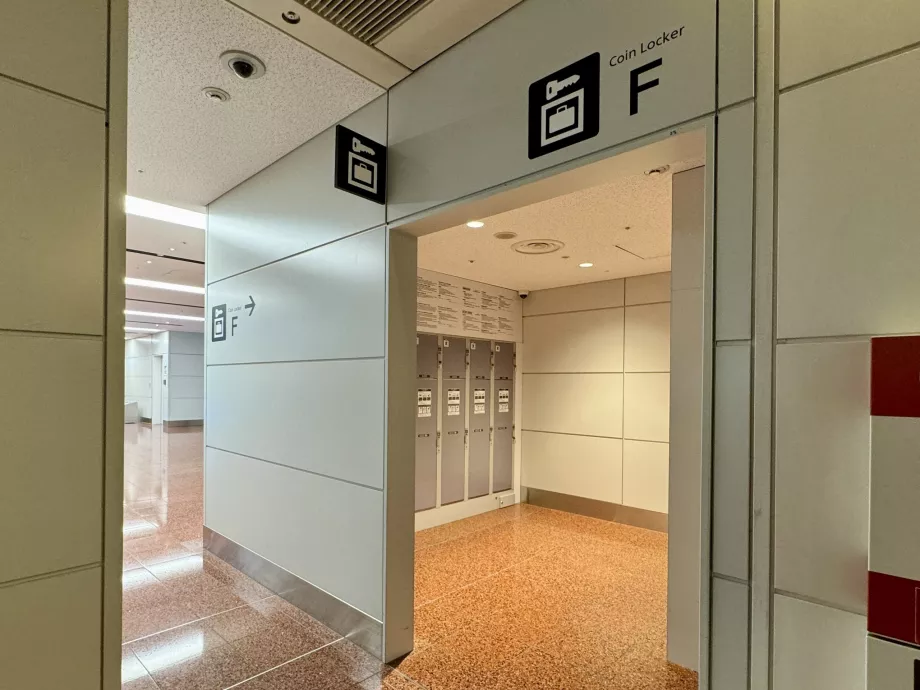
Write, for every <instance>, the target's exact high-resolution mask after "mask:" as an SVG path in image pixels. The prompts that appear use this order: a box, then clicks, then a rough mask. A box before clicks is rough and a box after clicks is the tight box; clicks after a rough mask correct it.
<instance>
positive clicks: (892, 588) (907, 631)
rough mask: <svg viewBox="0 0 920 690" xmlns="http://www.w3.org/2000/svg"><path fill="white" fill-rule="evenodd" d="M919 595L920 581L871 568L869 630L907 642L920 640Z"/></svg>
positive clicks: (919, 642) (913, 642)
mask: <svg viewBox="0 0 920 690" xmlns="http://www.w3.org/2000/svg"><path fill="white" fill-rule="evenodd" d="M918 595H920V582H918V581H916V580H908V579H907V578H905V577H896V576H894V575H886V574H884V573H874V572H871V571H870V572H869V623H868V628H869V632H870V633H874V634H875V635H881V636H883V637H889V638H891V639H894V640H900V641H902V642H907V643H908V644H920V639H918V632H920V631H918V615H917V614H918V613H920V610H918V604H920V596H918Z"/></svg>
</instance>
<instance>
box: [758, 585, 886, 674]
mask: <svg viewBox="0 0 920 690" xmlns="http://www.w3.org/2000/svg"><path fill="white" fill-rule="evenodd" d="M774 606H775V608H774V618H773V634H774V650H773V687H774V688H775V690H866V619H865V617H864V616H858V615H856V614H854V613H847V612H846V611H839V610H837V609H832V608H828V607H826V606H819V605H817V604H812V603H810V602H807V601H801V600H798V599H791V598H789V597H784V596H781V595H776V596H775V597H774ZM872 690H888V689H887V688H885V689H882V688H872ZM892 690H894V689H892Z"/></svg>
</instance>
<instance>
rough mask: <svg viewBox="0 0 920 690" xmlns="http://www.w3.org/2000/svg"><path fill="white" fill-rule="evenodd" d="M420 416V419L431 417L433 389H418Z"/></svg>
mask: <svg viewBox="0 0 920 690" xmlns="http://www.w3.org/2000/svg"><path fill="white" fill-rule="evenodd" d="M418 416H419V418H422V417H430V416H431V389H430V388H419V389H418Z"/></svg>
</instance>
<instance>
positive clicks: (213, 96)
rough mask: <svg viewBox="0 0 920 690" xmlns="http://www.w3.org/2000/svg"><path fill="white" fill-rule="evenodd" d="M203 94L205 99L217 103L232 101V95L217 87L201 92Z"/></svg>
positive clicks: (210, 87)
mask: <svg viewBox="0 0 920 690" xmlns="http://www.w3.org/2000/svg"><path fill="white" fill-rule="evenodd" d="M201 93H203V94H204V97H205V98H207V99H208V100H209V101H214V102H216V103H226V102H227V101H229V100H230V94H229V93H227V92H226V91H224V90H223V89H218V88H217V87H216V86H207V87H205V88H203V89H202V90H201Z"/></svg>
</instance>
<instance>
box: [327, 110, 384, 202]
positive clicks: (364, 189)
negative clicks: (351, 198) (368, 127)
mask: <svg viewBox="0 0 920 690" xmlns="http://www.w3.org/2000/svg"><path fill="white" fill-rule="evenodd" d="M335 187H336V189H341V190H342V191H343V192H348V193H349V194H355V195H357V196H360V197H362V198H364V199H368V200H369V201H374V202H376V203H378V204H385V203H386V200H387V147H386V146H384V145H383V144H379V143H377V142H376V141H374V140H373V139H369V138H368V137H366V136H364V135H363V134H358V133H357V132H355V131H354V130H351V129H348V127H343V126H342V125H338V126H337V127H336V128H335Z"/></svg>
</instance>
